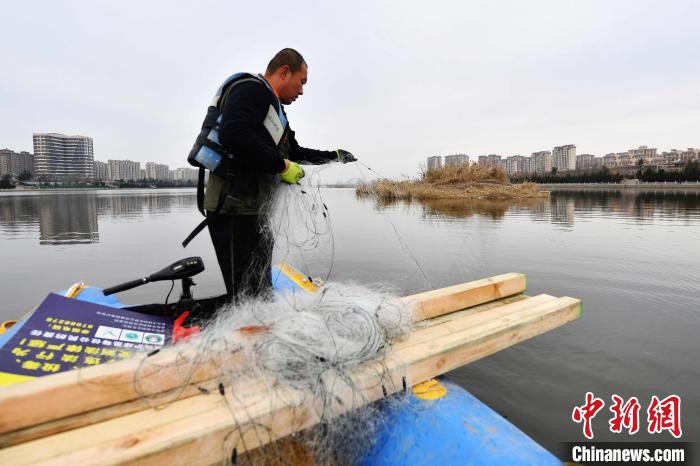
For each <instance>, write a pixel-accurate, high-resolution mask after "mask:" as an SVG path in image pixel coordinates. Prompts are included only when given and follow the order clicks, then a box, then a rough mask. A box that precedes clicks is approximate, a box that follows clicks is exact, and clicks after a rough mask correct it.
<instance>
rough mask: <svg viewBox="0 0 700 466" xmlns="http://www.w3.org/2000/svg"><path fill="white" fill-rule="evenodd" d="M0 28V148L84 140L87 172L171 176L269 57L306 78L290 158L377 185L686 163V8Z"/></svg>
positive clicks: (516, 6)
mask: <svg viewBox="0 0 700 466" xmlns="http://www.w3.org/2000/svg"><path fill="white" fill-rule="evenodd" d="M0 18H1V20H2V28H0V63H1V64H2V71H1V72H0V102H1V103H2V105H1V106H0V108H1V111H0V148H2V147H7V148H10V149H13V150H17V151H19V150H28V151H33V148H32V133H33V132H59V133H66V134H82V135H87V136H90V137H92V138H93V140H94V149H95V158H96V159H97V160H107V159H109V158H119V159H122V158H124V159H125V158H128V159H132V160H137V161H141V162H146V161H156V162H162V163H167V164H168V165H170V166H171V168H174V167H178V166H186V157H187V153H188V152H189V149H190V147H191V146H192V143H193V141H194V138H195V136H196V134H197V132H198V131H199V128H200V125H201V122H202V118H203V116H204V114H205V111H206V107H207V105H208V103H209V100H210V98H211V95H212V94H213V93H214V91H215V90H216V88H217V87H218V86H219V84H220V83H221V81H223V80H224V79H225V78H226V77H227V76H229V75H230V74H232V73H234V72H237V71H254V72H261V71H263V70H264V68H265V66H266V65H267V62H268V61H269V59H270V58H271V57H272V56H273V55H274V53H276V52H277V51H278V50H279V49H281V48H283V47H294V48H296V49H298V50H299V51H300V52H301V53H302V54H303V55H304V57H305V58H306V60H307V62H308V64H309V81H308V84H307V86H306V87H305V90H304V95H303V96H302V97H301V98H300V99H298V100H297V101H296V102H295V103H294V104H293V105H291V106H289V107H288V108H287V113H288V115H289V119H290V123H291V125H292V127H293V128H294V129H295V131H296V133H297V139H298V140H299V141H300V143H301V144H302V145H304V146H307V147H314V148H328V149H334V148H338V147H341V148H345V149H348V150H350V151H352V152H353V153H355V154H356V156H357V157H358V158H359V159H360V160H362V161H363V162H365V163H366V164H367V165H369V166H371V167H372V168H374V169H375V170H376V171H377V172H379V173H382V174H384V175H386V176H398V175H400V174H406V175H414V174H415V173H416V172H417V167H418V164H419V163H420V162H423V161H424V160H425V158H426V157H428V156H431V155H446V154H450V153H466V154H468V155H469V156H470V157H471V158H472V160H473V159H475V158H476V156H478V155H480V154H490V153H496V154H500V155H503V156H508V155H513V154H522V155H529V154H530V153H532V152H534V151H539V150H551V148H552V146H555V145H562V144H572V143H573V144H576V145H577V150H578V153H593V154H596V155H599V156H602V155H604V154H605V153H608V152H612V151H622V150H627V149H630V148H632V147H636V146H638V145H641V144H645V145H648V146H651V147H658V148H659V149H660V150H668V149H671V148H685V147H698V146H700V27H698V18H700V2H697V1H693V0H689V1H684V0H673V1H644V0H634V1H631V0H630V1H580V0H579V1H563V0H555V1H496V0H491V1H479V2H476V1H468V0H463V1H455V2H440V1H435V2H427V1H425V0H423V1H420V2H418V1H415V2H414V1H397V2H379V1H351V2H350V1H348V2H331V1H316V2H307V1H289V2H276V1H266V2H251V1H248V2H243V1H239V2H233V1H188V2H184V1H182V2H178V1H173V0H170V1H139V2H136V1H112V2H106V1H82V2H74V1H43V2H41V1H10V0H0ZM331 175H332V176H338V177H340V178H343V177H347V178H352V177H356V176H358V174H357V169H356V168H355V167H350V166H346V167H335V168H333V169H332V173H331Z"/></svg>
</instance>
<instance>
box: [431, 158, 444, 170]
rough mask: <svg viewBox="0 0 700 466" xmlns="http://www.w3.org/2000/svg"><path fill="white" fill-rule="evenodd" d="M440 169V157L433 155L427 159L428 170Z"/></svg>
mask: <svg viewBox="0 0 700 466" xmlns="http://www.w3.org/2000/svg"><path fill="white" fill-rule="evenodd" d="M440 167H442V156H441V155H434V156H432V157H428V170H437V169H438V168H440Z"/></svg>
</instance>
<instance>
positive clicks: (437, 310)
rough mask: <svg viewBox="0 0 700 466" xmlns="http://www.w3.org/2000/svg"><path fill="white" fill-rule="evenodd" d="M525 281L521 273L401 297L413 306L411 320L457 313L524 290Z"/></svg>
mask: <svg viewBox="0 0 700 466" xmlns="http://www.w3.org/2000/svg"><path fill="white" fill-rule="evenodd" d="M526 287H527V280H526V279H525V275H523V274H521V273H507V274H503V275H496V276H494V277H490V278H484V279H482V280H476V281H473V282H468V283H462V284H461V285H453V286H448V287H446V288H441V289H438V290H432V291H426V292H424V293H419V294H414V295H411V296H406V297H404V298H402V299H403V300H404V302H406V303H409V304H412V305H414V306H415V308H414V319H413V320H414V321H416V322H418V321H421V320H426V319H432V318H433V317H437V316H441V315H444V314H448V313H450V312H454V311H459V310H460V309H465V308H468V307H472V306H476V305H478V304H483V303H487V302H489V301H493V300H495V299H499V298H505V297H506V296H512V295H515V294H518V293H522V292H524V291H525V288H526Z"/></svg>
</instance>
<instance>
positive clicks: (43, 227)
mask: <svg viewBox="0 0 700 466" xmlns="http://www.w3.org/2000/svg"><path fill="white" fill-rule="evenodd" d="M37 214H38V217H39V244H86V243H96V242H98V241H99V240H100V236H99V232H98V229H97V203H96V202H95V197H94V196H41V199H40V200H39V202H38V206H37Z"/></svg>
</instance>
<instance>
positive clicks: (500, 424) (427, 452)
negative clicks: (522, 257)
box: [0, 258, 561, 466]
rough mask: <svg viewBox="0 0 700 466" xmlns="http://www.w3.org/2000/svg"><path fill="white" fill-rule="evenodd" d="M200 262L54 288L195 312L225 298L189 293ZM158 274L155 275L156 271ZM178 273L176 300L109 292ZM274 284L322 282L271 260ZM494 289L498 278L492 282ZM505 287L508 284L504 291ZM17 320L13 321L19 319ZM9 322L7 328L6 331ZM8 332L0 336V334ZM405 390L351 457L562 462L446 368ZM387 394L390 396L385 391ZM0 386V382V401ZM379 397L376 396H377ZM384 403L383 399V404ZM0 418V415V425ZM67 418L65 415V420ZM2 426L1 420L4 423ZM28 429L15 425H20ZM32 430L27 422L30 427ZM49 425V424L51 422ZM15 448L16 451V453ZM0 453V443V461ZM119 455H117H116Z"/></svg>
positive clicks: (280, 288)
mask: <svg viewBox="0 0 700 466" xmlns="http://www.w3.org/2000/svg"><path fill="white" fill-rule="evenodd" d="M188 264H189V265H188ZM203 269H204V266H203V262H202V261H201V259H200V258H187V259H183V260H182V261H178V262H176V263H174V264H172V265H171V266H169V267H166V268H165V269H163V270H161V271H160V272H157V273H156V274H152V275H150V276H149V277H145V278H142V279H138V280H132V281H130V282H127V283H125V284H122V285H118V286H116V287H111V288H108V289H105V290H103V289H100V288H97V287H91V286H85V285H83V284H76V285H74V286H72V287H70V288H68V289H66V290H63V291H62V293H61V294H63V295H67V296H70V297H71V298H73V299H76V300H79V301H86V302H90V303H96V304H101V305H104V306H109V307H111V308H115V309H120V310H127V311H135V312H139V313H143V314H147V315H166V316H170V317H173V318H174V317H177V316H181V315H182V312H183V311H184V310H186V309H188V310H192V309H193V308H198V310H199V313H200V317H201V316H202V315H206V314H207V313H211V312H213V310H214V309H216V308H217V307H218V306H220V305H221V304H222V303H223V302H224V301H225V296H218V297H212V298H205V299H200V300H195V299H194V298H193V297H192V294H191V286H192V285H193V282H192V279H191V277H192V276H193V275H195V274H196V273H199V272H201V271H202V270H203ZM158 274H160V275H158ZM173 277H175V278H176V279H180V280H181V281H182V294H181V298H180V300H179V301H178V302H177V303H172V304H170V305H167V306H165V305H163V304H147V305H126V304H124V303H122V302H121V301H120V300H119V299H118V298H117V297H116V296H115V293H116V292H119V291H121V290H125V289H129V288H131V287H134V286H140V285H142V284H144V283H148V282H150V281H157V280H160V279H163V280H170V279H175V278H173ZM272 279H273V288H274V290H275V292H277V293H281V292H299V293H310V292H316V291H317V290H318V288H319V287H322V286H324V285H323V284H322V283H320V281H319V280H314V279H312V278H310V277H307V276H306V275H304V274H303V273H301V272H299V271H298V270H296V269H295V268H294V267H292V266H291V265H289V264H278V265H276V266H274V267H273V270H272ZM496 289H498V286H496ZM505 293H506V294H507V293H509V292H505ZM518 296H519V295H518ZM21 323H22V322H20V323H19V324H18V325H16V326H15V328H16V327H17V326H20V325H21ZM12 330H13V328H12V327H10V328H9V332H8V333H10V332H11V331H12ZM6 340H7V336H5V341H6ZM408 390H410V395H409V401H408V402H407V403H401V404H391V403H384V404H382V405H381V406H383V407H381V408H380V409H379V413H380V414H379V415H380V416H382V417H383V419H382V422H380V423H378V425H380V426H381V427H380V428H379V430H378V432H377V433H376V441H375V442H374V444H373V446H372V448H371V449H370V450H369V451H367V452H365V453H364V454H363V455H362V456H361V458H359V459H358V464H362V465H365V466H379V465H425V464H446V465H451V464H454V465H466V464H472V465H512V466H518V465H550V464H551V465H554V464H561V461H560V460H558V459H557V458H556V457H555V456H554V455H552V454H551V453H550V452H548V451H547V450H546V449H545V448H544V447H542V446H541V445H539V444H538V443H537V442H535V441H534V440H533V439H531V438H530V437H528V436H527V435H526V434H525V433H523V432H522V431H521V430H519V429H518V428H517V427H515V426H514V425H512V424H511V423H510V422H509V421H508V420H506V419H505V418H504V417H502V416H500V415H499V414H498V413H496V412H495V411H494V410H492V409H491V408H489V407H488V406H487V405H486V404H484V403H482V402H481V401H480V400H478V399H477V398H476V397H474V396H473V395H472V394H470V393H469V392H468V391H467V390H465V389H464V388H463V387H460V386H459V385H457V384H456V383H454V382H452V381H450V380H449V376H442V377H436V378H430V379H428V380H426V381H423V382H421V383H419V384H417V385H415V386H414V387H412V388H410V387H409V388H408ZM388 396H397V395H391V394H389V395H388ZM2 400H3V389H2V388H0V409H1V408H2V406H3V404H2ZM378 403H381V400H380V401H379V402H378ZM384 406H385V407H384ZM1 424H2V421H1V420H0V425H1ZM69 424H70V423H69ZM5 427H6V426H5ZM26 430H27V429H24V430H22V429H20V430H19V431H20V432H25V431H26ZM30 430H31V428H30ZM54 430H56V429H55V428H54ZM8 431H11V429H8V428H5V429H4V432H0V447H11V445H13V444H15V443H17V444H19V445H17V446H15V447H11V448H9V450H8V453H9V452H10V451H11V450H12V449H13V448H18V447H22V446H23V445H22V443H23V442H20V441H18V439H20V440H21V439H23V438H24V439H26V438H27V437H26V436H25V437H22V435H19V437H18V436H15V437H13V436H12V435H11V434H10V435H8V433H7V432H8ZM21 451H24V450H20V451H17V452H15V453H14V455H15V456H13V458H14V460H15V461H14V463H15V464H23V462H22V458H21ZM17 454H20V456H19V457H18V456H17ZM2 458H3V455H2V451H0V461H1V460H2ZM115 463H117V464H118V463H120V461H115Z"/></svg>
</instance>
